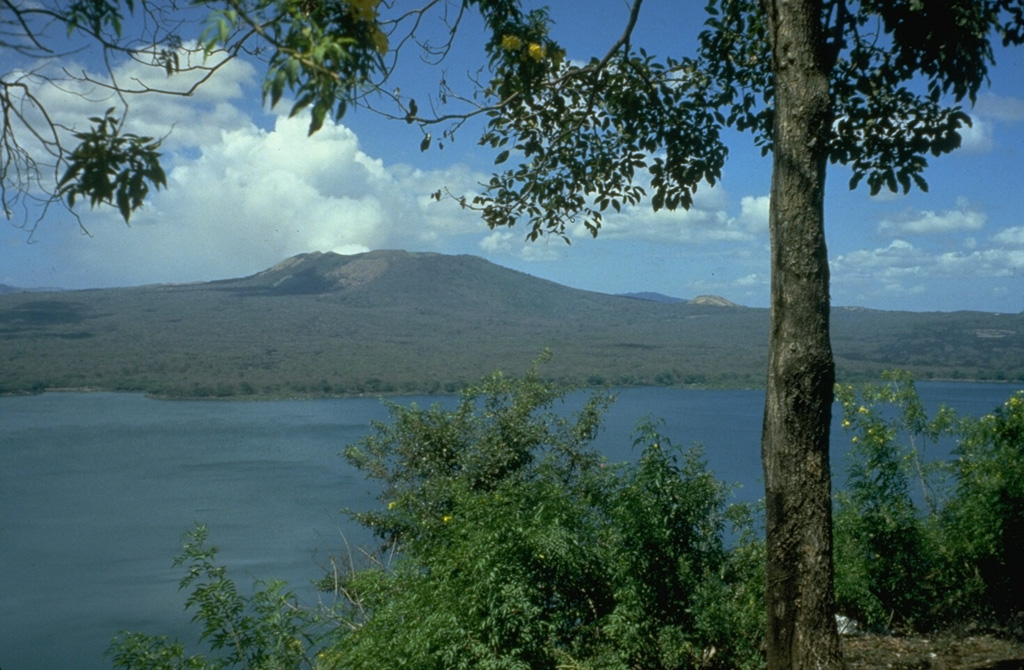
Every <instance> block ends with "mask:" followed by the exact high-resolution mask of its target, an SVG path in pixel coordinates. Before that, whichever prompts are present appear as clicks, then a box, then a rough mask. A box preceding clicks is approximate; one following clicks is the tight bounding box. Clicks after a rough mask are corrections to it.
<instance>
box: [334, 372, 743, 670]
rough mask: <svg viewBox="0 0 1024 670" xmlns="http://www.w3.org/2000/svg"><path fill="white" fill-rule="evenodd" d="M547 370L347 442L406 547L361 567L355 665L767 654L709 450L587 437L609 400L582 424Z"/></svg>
mask: <svg viewBox="0 0 1024 670" xmlns="http://www.w3.org/2000/svg"><path fill="white" fill-rule="evenodd" d="M559 395H560V394H559V393H557V392H556V391H555V390H554V388H553V387H552V386H550V385H548V384H544V383H542V382H540V381H539V380H538V379H537V378H536V372H535V371H534V372H531V373H530V374H528V375H527V377H526V378H525V379H523V380H510V379H507V378H505V377H503V376H500V375H496V376H494V377H492V378H490V379H488V380H486V381H485V382H484V383H483V384H482V385H481V386H479V387H475V388H473V389H470V390H467V391H466V392H465V393H464V395H463V398H462V402H461V403H460V404H459V406H458V407H457V408H456V409H455V410H453V411H445V410H442V409H441V408H439V407H434V408H431V409H425V410H424V409H420V408H417V407H411V408H403V407H399V406H395V407H393V408H392V421H391V423H390V424H379V425H377V426H376V427H375V433H374V434H373V435H371V436H370V437H368V438H367V439H365V440H364V441H363V442H362V443H361V444H359V445H357V446H354V447H352V448H350V449H349V450H347V451H346V457H347V458H348V459H349V460H350V461H351V462H352V463H353V464H355V465H356V466H358V467H359V468H360V469H362V470H363V471H365V472H366V473H367V475H368V476H369V477H371V478H373V479H375V480H377V481H379V482H380V483H381V485H382V493H381V498H380V499H381V501H382V502H385V503H386V506H385V508H384V509H382V510H381V511H378V512H370V513H363V514H359V515H357V517H356V518H357V519H359V520H360V521H361V522H362V523H364V524H365V525H367V526H368V527H370V528H372V529H374V531H375V532H376V533H377V534H378V536H379V537H380V538H381V539H382V540H384V541H386V542H387V544H388V547H389V548H390V549H391V550H393V551H395V552H397V558H396V559H395V561H394V563H393V564H392V565H390V566H389V567H387V568H385V567H383V565H382V566H380V567H378V568H376V569H370V570H367V571H364V572H361V573H356V574H355V575H354V577H353V578H352V579H351V580H350V581H347V582H345V583H344V584H343V585H342V588H343V589H344V590H345V592H346V593H349V594H355V595H356V597H355V600H356V601H357V602H358V603H359V611H360V612H372V615H371V616H367V617H365V618H360V619H359V620H358V621H357V625H355V626H354V627H353V628H354V629H353V630H349V629H345V628H339V629H338V639H337V643H336V645H335V646H334V651H333V652H332V653H336V657H335V658H336V659H337V660H338V665H337V667H353V668H372V667H379V666H380V664H381V663H382V662H384V663H385V664H387V665H404V664H408V665H410V666H412V667H453V668H454V667H465V668H555V667H601V668H613V667H614V668H618V667H622V668H625V667H643V668H661V667H698V666H700V665H702V664H703V663H707V664H708V665H710V666H712V667H717V666H719V665H721V666H732V665H740V666H743V667H755V666H757V665H758V664H759V663H760V653H759V651H758V645H757V643H758V640H759V639H760V635H761V633H760V618H759V613H760V609H761V608H760V605H761V602H760V600H761V599H760V592H761V586H760V583H759V582H758V575H760V574H761V573H760V565H759V564H758V563H757V562H756V561H754V562H752V561H750V560H749V556H746V555H744V556H741V555H740V554H739V553H735V554H734V553H733V552H730V551H728V550H726V548H725V546H724V544H723V540H722V532H723V529H724V527H725V524H726V521H727V518H726V507H725V498H726V492H727V490H726V488H725V487H724V486H723V485H722V484H720V483H719V482H716V481H715V480H714V479H713V478H712V476H711V475H710V474H709V473H708V472H707V471H706V469H705V464H704V462H703V460H702V459H701V457H700V452H699V450H696V449H695V450H691V451H688V452H685V453H681V452H678V451H677V450H675V449H673V448H672V447H671V445H670V444H669V443H668V441H667V440H666V439H665V438H664V437H663V436H661V435H659V434H658V433H657V431H656V430H655V428H654V427H653V426H650V425H647V426H643V427H642V428H641V431H640V434H639V436H638V438H637V441H636V446H637V447H638V448H639V449H641V451H642V453H641V455H640V458H639V460H638V461H637V462H636V463H635V464H632V465H619V466H612V465H610V464H608V463H606V462H605V461H604V460H603V459H602V458H601V457H600V456H599V455H598V454H596V453H595V452H594V451H592V450H591V449H590V448H588V447H587V444H588V443H589V442H590V440H592V439H593V437H594V435H595V434H596V431H597V428H598V420H599V418H600V414H601V410H602V408H603V406H604V404H605V403H606V399H602V398H600V397H594V398H591V399H590V400H589V401H588V402H587V403H585V405H584V407H583V408H582V409H581V410H580V411H579V412H578V413H577V414H576V415H575V416H574V417H573V418H572V419H571V420H570V419H565V418H561V417H559V416H557V415H555V414H553V413H551V412H550V411H549V410H550V408H551V404H552V403H553V402H554V401H555V400H556V399H557V398H558V397H559Z"/></svg>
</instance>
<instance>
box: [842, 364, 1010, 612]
mask: <svg viewBox="0 0 1024 670" xmlns="http://www.w3.org/2000/svg"><path fill="white" fill-rule="evenodd" d="M885 378H886V380H887V381H886V383H885V384H883V385H872V386H867V387H865V388H864V389H863V390H861V391H860V392H857V391H855V390H854V389H853V387H850V386H841V387H838V388H837V398H838V399H839V401H840V402H841V403H842V405H843V408H844V418H843V426H844V427H845V428H847V429H848V430H850V431H851V432H853V433H854V435H853V437H852V438H851V440H852V445H851V449H850V452H849V464H848V468H847V480H846V488H845V490H842V491H840V492H839V493H838V494H837V495H836V519H835V537H836V554H835V563H836V595H837V605H838V607H839V609H840V611H841V612H843V613H844V614H847V615H848V616H850V617H852V618H854V619H857V620H859V621H861V622H863V623H865V624H867V625H869V626H871V627H873V628H878V629H889V628H897V629H909V630H926V631H927V630H932V629H934V628H936V627H941V626H944V625H949V624H952V623H956V622H963V621H969V620H976V619H982V620H984V619H994V620H996V621H999V622H1008V621H1010V620H1011V619H1012V618H1013V617H1014V616H1015V615H1016V614H1017V613H1018V612H1019V611H1020V607H1021V603H1022V602H1024V598H1022V595H1024V591H1022V586H1024V580H1022V579H1021V577H1020V576H1019V569H1018V566H1019V565H1020V564H1021V563H1020V561H1021V560H1022V559H1024V556H1022V555H1021V546H1022V544H1021V543H1022V540H1024V535H1022V528H1024V392H1020V391H1018V392H1017V393H1016V394H1014V395H1013V396H1011V397H1010V398H1009V400H1007V402H1006V403H1005V404H1004V406H1003V407H1001V408H998V409H997V410H996V411H995V412H993V413H992V414H988V415H986V416H984V417H981V418H980V419H974V418H971V417H962V418H960V417H957V416H956V415H955V414H954V413H953V412H952V411H951V410H950V409H948V408H946V407H941V408H940V409H939V410H938V412H937V413H936V414H935V416H934V417H933V418H931V419H929V418H928V417H927V416H926V413H925V411H924V409H923V407H922V405H921V401H920V399H919V398H918V396H917V393H916V390H915V388H914V384H913V380H912V379H911V378H910V376H909V375H908V374H907V373H901V372H892V373H887V374H886V376H885ZM940 440H945V441H946V443H947V444H948V442H950V441H953V440H955V442H956V446H955V448H954V449H953V451H952V457H951V458H950V459H949V460H947V461H942V460H938V461H936V460H929V459H928V457H927V454H926V447H927V446H928V445H935V444H937V443H939V442H940Z"/></svg>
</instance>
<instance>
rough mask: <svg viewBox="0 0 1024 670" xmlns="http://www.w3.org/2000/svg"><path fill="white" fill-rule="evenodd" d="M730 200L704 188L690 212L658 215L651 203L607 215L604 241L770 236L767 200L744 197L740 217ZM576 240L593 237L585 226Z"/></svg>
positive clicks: (690, 241) (740, 240)
mask: <svg viewBox="0 0 1024 670" xmlns="http://www.w3.org/2000/svg"><path fill="white" fill-rule="evenodd" d="M728 209H729V198H728V194H727V193H726V191H725V189H724V188H722V187H721V186H715V187H708V186H704V187H702V188H701V189H699V190H698V191H697V192H696V193H695V194H694V199H693V205H692V206H691V207H690V208H689V209H677V210H675V211H668V210H664V209H663V210H660V211H657V212H655V211H654V210H653V209H651V206H650V203H649V202H647V201H644V202H641V203H640V204H639V205H637V206H635V207H626V208H623V210H622V213H612V214H607V213H606V216H605V218H604V220H603V222H602V224H601V232H600V235H601V237H603V238H605V239H608V238H630V239H636V240H648V241H658V242H664V243H668V244H684V245H698V244H706V243H733V244H750V243H761V242H764V241H765V240H766V239H767V235H768V196H744V197H743V198H741V200H740V213H739V214H738V215H737V216H730V214H729V211H728ZM570 237H571V238H572V239H574V240H576V239H583V238H588V237H590V232H589V231H588V230H586V228H584V226H583V225H582V224H579V225H577V226H576V227H575V228H573V229H572V230H571V231H570Z"/></svg>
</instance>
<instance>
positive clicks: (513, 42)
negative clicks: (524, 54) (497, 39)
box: [501, 35, 523, 51]
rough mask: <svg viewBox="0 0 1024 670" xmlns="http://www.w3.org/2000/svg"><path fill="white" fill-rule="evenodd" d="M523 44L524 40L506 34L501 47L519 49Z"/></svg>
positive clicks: (508, 49)
mask: <svg viewBox="0 0 1024 670" xmlns="http://www.w3.org/2000/svg"><path fill="white" fill-rule="evenodd" d="M521 46H523V41H522V40H521V39H519V38H518V37H516V36H515V35H505V36H504V37H502V38H501V48H502V49H504V50H505V51H518V50H519V47H521Z"/></svg>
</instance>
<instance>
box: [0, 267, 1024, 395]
mask: <svg viewBox="0 0 1024 670" xmlns="http://www.w3.org/2000/svg"><path fill="white" fill-rule="evenodd" d="M727 305H728V303H727V301H717V300H714V301H709V300H706V299H704V300H699V301H698V300H694V301H680V302H674V303H673V302H665V301H654V300H645V299H638V298H635V297H626V296H613V295H605V294H601V293H593V292H588V291H581V290H576V289H572V288H568V287H565V286H561V285H559V284H555V283H553V282H549V281H545V280H541V279H537V278H535V277H532V276H529V275H526V274H523V273H520V272H516V271H513V270H509V269H506V268H502V267H500V266H497V265H494V264H492V263H489V262H487V261H485V260H483V259H480V258H476V257H472V256H445V255H440V254H422V253H407V252H399V251H376V252H370V253H366V254H360V255H355V256H340V255H337V254H332V253H323V254H321V253H314V254H303V255H301V256H296V257H293V258H290V259H287V260H285V261H283V262H282V263H280V264H278V265H277V266H275V267H273V268H270V269H268V270H266V271H264V272H260V273H258V274H256V275H252V276H250V277H244V278H240V279H230V280H224V281H217V282H209V283H199V284H188V285H173V286H145V287H137V288H124V289H105V290H89V291H52V292H31V293H28V292H12V293H7V294H4V295H0V360H2V361H3V365H2V366H0V391H2V392H5V393H19V392H38V391H42V390H45V389H54V388H74V389H102V390H132V391H144V392H148V393H152V394H156V395H161V396H169V397H208V396H213V397H229V396H245V397H255V396H268V397H269V396H276V397H280V396H292V395H345V394H362V393H368V394H382V393H438V392H451V391H455V390H456V389H458V388H460V387H461V386H462V385H463V384H465V383H467V382H470V381H472V380H475V379H477V378H479V377H480V376H481V375H484V374H487V373H489V372H491V371H493V370H495V369H503V370H506V371H508V372H510V373H521V372H522V371H524V370H525V369H526V368H527V367H528V366H529V364H530V363H531V362H532V361H533V360H534V359H535V358H536V357H537V356H538V355H539V354H540V353H541V352H542V351H544V350H545V349H549V350H550V351H551V352H552V354H553V356H552V360H551V362H550V364H548V365H546V366H545V370H544V371H545V374H548V375H550V376H552V377H555V378H558V379H560V380H562V381H566V382H571V383H576V384H585V385H633V384H656V385H695V386H720V387H755V386H759V385H761V383H762V378H763V376H764V370H765V365H766V361H765V352H766V351H767V347H766V343H767V337H768V312H767V310H764V309H753V308H746V307H739V306H727ZM833 327H834V331H833V332H834V337H833V344H834V348H835V350H836V355H837V365H838V370H839V376H840V379H842V380H847V381H849V380H855V379H863V378H874V377H876V376H877V374H878V372H879V371H880V370H882V369H885V368H891V367H900V368H905V369H908V370H911V371H912V372H914V374H915V375H916V376H917V377H918V378H919V379H922V380H924V379H930V378H946V379H983V380H1002V379H1005V380H1021V379H1024V316H1022V315H1011V314H990V313H982V312H956V313H911V312H882V311H874V310H865V309H856V308H836V309H835V310H834V314H833Z"/></svg>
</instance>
